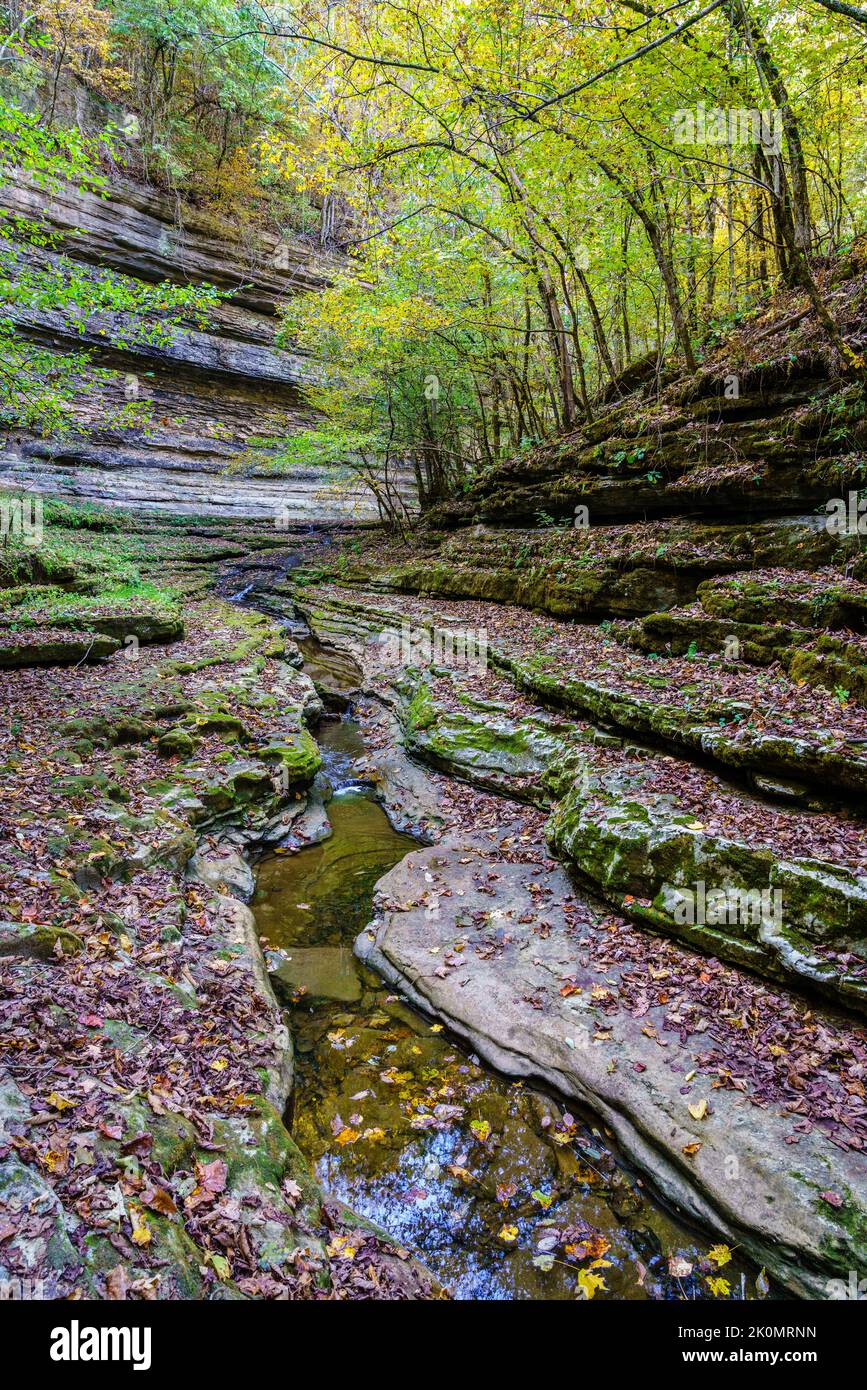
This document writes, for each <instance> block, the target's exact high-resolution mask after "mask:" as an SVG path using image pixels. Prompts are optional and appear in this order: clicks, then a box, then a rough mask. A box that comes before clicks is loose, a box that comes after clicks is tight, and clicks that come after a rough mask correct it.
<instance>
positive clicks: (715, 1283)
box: [707, 1279, 732, 1298]
mask: <svg viewBox="0 0 867 1390" xmlns="http://www.w3.org/2000/svg"><path fill="white" fill-rule="evenodd" d="M707 1286H708V1288H709V1289H710V1291H711V1293H712V1294H713V1296H714V1298H727V1297H728V1295H729V1294H730V1293H731V1291H732V1286H731V1284H730V1283H729V1281H728V1279H708V1281H707Z"/></svg>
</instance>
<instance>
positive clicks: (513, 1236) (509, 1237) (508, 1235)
mask: <svg viewBox="0 0 867 1390" xmlns="http://www.w3.org/2000/svg"><path fill="white" fill-rule="evenodd" d="M497 1238H498V1239H499V1240H504V1241H505V1242H506V1243H507V1244H508V1245H511V1244H513V1243H514V1242H515V1241H516V1240H517V1239H518V1228H517V1226H501V1227H500V1229H499V1231H498V1232H497Z"/></svg>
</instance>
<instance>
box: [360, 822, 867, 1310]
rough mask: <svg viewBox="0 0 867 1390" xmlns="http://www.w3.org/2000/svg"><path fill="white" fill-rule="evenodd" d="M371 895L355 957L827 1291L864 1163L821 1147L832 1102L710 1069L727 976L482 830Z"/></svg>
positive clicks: (807, 1282)
mask: <svg viewBox="0 0 867 1390" xmlns="http://www.w3.org/2000/svg"><path fill="white" fill-rule="evenodd" d="M377 904H378V911H377V916H376V918H375V919H374V922H373V923H372V924H371V927H370V928H369V929H368V930H367V931H364V932H362V933H361V935H360V936H359V938H358V942H357V945H356V950H357V952H358V954H359V956H360V958H361V959H362V960H363V961H364V962H365V963H366V964H368V965H371V966H373V967H374V968H375V969H376V970H377V971H378V972H379V973H380V974H382V975H384V977H385V978H386V979H387V980H388V981H389V982H390V983H391V984H392V985H393V986H395V987H397V988H400V989H403V990H405V991H406V992H407V994H408V995H409V997H410V999H411V1000H412V1001H413V1002H414V1003H416V1004H417V1005H419V1006H420V1007H422V1008H424V1009H425V1010H427V1011H428V1012H431V1013H434V1014H436V1015H437V1016H438V1017H443V1018H446V1019H448V1021H449V1024H450V1025H451V1026H452V1027H453V1028H454V1029H455V1031H456V1032H457V1033H458V1034H459V1035H460V1036H462V1037H464V1038H466V1039H467V1040H468V1041H469V1042H470V1043H471V1045H472V1046H473V1047H474V1048H475V1049H476V1050H477V1051H478V1052H479V1053H480V1054H481V1055H482V1056H483V1057H485V1058H486V1059H487V1060H488V1061H489V1062H491V1063H493V1064H494V1065H495V1066H498V1067H499V1068H500V1069H501V1070H503V1071H505V1072H506V1073H507V1074H510V1075H513V1076H522V1077H525V1078H527V1079H528V1080H531V1081H532V1080H535V1081H538V1080H545V1081H547V1082H548V1084H550V1085H552V1086H554V1087H555V1088H556V1089H557V1090H558V1091H559V1092H560V1093H562V1094H565V1095H567V1096H571V1097H574V1098H576V1099H578V1100H580V1101H582V1102H584V1103H587V1104H590V1105H592V1106H593V1108H594V1109H595V1110H596V1111H597V1113H600V1114H601V1115H602V1116H603V1118H604V1120H605V1122H606V1124H607V1125H609V1126H610V1128H611V1129H612V1131H613V1132H614V1133H615V1134H616V1136H617V1139H618V1142H619V1143H620V1145H621V1146H622V1148H623V1150H624V1152H625V1153H626V1154H627V1155H628V1156H629V1157H630V1158H631V1159H632V1160H633V1161H634V1162H635V1163H636V1164H637V1165H638V1166H639V1167H640V1168H641V1169H642V1170H643V1171H644V1172H646V1173H648V1174H652V1175H653V1178H654V1181H655V1182H656V1184H657V1185H658V1186H659V1188H660V1189H661V1190H662V1191H663V1193H665V1194H666V1196H667V1197H668V1198H669V1199H670V1200H671V1201H672V1202H674V1203H675V1204H676V1205H677V1207H678V1208H679V1209H681V1210H685V1211H687V1212H689V1213H690V1214H691V1215H692V1216H693V1217H694V1218H695V1219H697V1220H699V1221H702V1222H704V1223H708V1224H710V1225H712V1226H713V1227H714V1229H717V1230H721V1231H722V1232H723V1233H724V1234H725V1236H726V1238H727V1239H728V1240H729V1241H730V1242H731V1243H737V1244H739V1245H741V1246H742V1248H744V1249H745V1250H748V1251H749V1252H750V1253H751V1254H752V1255H753V1257H754V1258H755V1259H756V1260H757V1261H758V1262H760V1263H761V1264H763V1265H765V1266H766V1267H767V1268H768V1269H770V1270H772V1271H773V1273H774V1275H775V1276H776V1277H777V1278H778V1279H779V1280H780V1281H781V1282H782V1283H783V1284H784V1285H785V1286H786V1287H787V1288H789V1289H790V1290H791V1291H793V1292H795V1293H799V1294H801V1295H802V1296H808V1297H819V1298H822V1297H826V1296H827V1281H828V1280H829V1279H830V1278H833V1277H835V1276H839V1275H841V1274H842V1276H843V1277H845V1271H846V1270H848V1269H849V1268H857V1267H858V1266H859V1263H860V1262H861V1261H862V1260H863V1258H864V1250H863V1239H864V1236H863V1232H864V1207H863V1184H862V1181H861V1179H862V1174H863V1165H862V1160H861V1158H860V1156H859V1155H858V1154H857V1152H846V1151H845V1149H844V1150H841V1149H840V1148H839V1146H838V1145H837V1144H836V1143H835V1142H834V1140H835V1137H837V1135H838V1133H839V1130H838V1128H837V1125H836V1123H835V1122H834V1120H833V1118H832V1116H831V1114H830V1113H826V1116H825V1123H824V1125H823V1123H822V1121H821V1119H820V1118H819V1117H818V1116H817V1114H816V1112H815V1111H813V1112H812V1113H811V1114H810V1120H809V1122H806V1123H805V1121H804V1116H805V1114H806V1113H807V1107H806V1106H805V1105H804V1104H802V1103H801V1101H802V1099H806V1097H803V1098H802V1097H800V1096H798V1097H797V1099H796V1100H795V1103H794V1104H791V1103H787V1098H786V1096H785V1094H784V1093H782V1092H781V1093H778V1094H777V1095H772V1094H767V1093H766V1094H765V1095H763V1096H761V1097H758V1096H756V1095H755V1094H754V1095H752V1096H750V1095H749V1094H748V1092H749V1088H748V1087H747V1086H745V1085H743V1084H742V1083H741V1081H740V1080H739V1078H738V1074H737V1073H738V1071H739V1067H738V1065H737V1063H736V1062H735V1061H734V1058H732V1059H731V1067H729V1066H727V1065H726V1064H725V1061H724V1053H723V1052H722V1051H721V1050H720V1044H721V1039H722V1037H723V1036H724V1035H725V1034H726V1033H727V1032H730V1033H736V1030H737V1024H736V1023H730V1022H729V1021H728V1020H726V1019H725V1017H723V1019H721V1018H720V1014H719V1004H720V1000H721V999H724V998H725V997H726V995H727V993H728V991H730V990H731V989H732V987H733V985H734V984H735V980H734V977H733V976H732V974H731V972H730V971H727V970H726V969H725V968H724V967H721V966H720V965H719V964H718V963H715V962H713V961H711V962H708V961H707V960H706V958H704V957H701V956H698V955H690V954H689V953H686V952H683V951H682V950H681V948H678V947H673V946H669V947H666V948H664V949H661V950H657V949H651V950H650V951H649V952H647V953H645V955H644V958H643V959H642V954H641V952H640V949H639V948H640V946H641V944H642V938H641V935H640V933H628V934H624V933H623V932H622V929H618V928H617V926H616V924H614V923H612V922H611V921H610V920H608V921H606V919H605V917H604V915H601V914H599V913H598V912H595V911H594V910H593V909H592V908H590V907H589V906H588V905H587V904H586V903H585V902H584V901H582V899H581V898H580V897H578V896H577V895H576V893H575V891H574V889H573V887H572V885H571V884H570V882H569V880H568V879H567V878H566V876H565V875H564V874H563V872H562V870H561V869H560V868H558V867H556V866H554V865H553V864H551V863H550V861H548V862H545V861H544V860H542V859H541V858H540V857H538V853H537V857H536V862H535V863H532V862H530V863H527V862H523V863H514V862H509V858H508V856H507V855H504V854H502V853H500V852H499V850H498V846H497V842H496V836H494V835H491V836H483V837H473V836H461V837H456V838H454V839H448V840H445V841H443V842H441V843H440V844H439V845H436V846H434V847H431V848H429V849H425V850H418V851H415V852H414V853H413V854H411V855H409V856H408V857H407V858H406V859H405V860H403V861H402V863H401V864H400V865H399V866H398V867H397V868H395V869H393V870H392V871H391V872H390V873H389V874H388V875H386V877H385V878H384V879H383V880H381V882H380V884H379V887H378V900H377ZM624 935H625V937H626V940H625V942H624V941H623V937H624ZM644 942H645V944H646V938H645V939H644ZM624 946H625V949H624ZM708 985H710V986H712V987H711V988H708V987H707V986H708ZM759 988H760V987H759ZM760 993H762V994H763V993H764V990H762V989H761V988H760ZM729 997H730V996H729ZM785 1008H786V1009H787V1010H791V1011H792V1012H791V1013H790V1015H789V1018H788V1020H787V1023H788V1027H786V1028H785V1029H781V1030H780V1031H779V1033H778V1036H779V1037H780V1038H781V1039H782V1038H785V1044H783V1045H791V1044H792V1042H793V1041H795V1038H796V1037H797V1034H796V1033H795V1028H799V1029H800V1030H806V1032H805V1034H804V1035H803V1036H802V1041H803V1042H804V1043H805V1044H806V1047H807V1049H808V1050H809V1047H810V1041H809V1035H810V1034H811V1033H814V1032H815V1030H817V1029H819V1030H820V1031H821V1030H822V1028H823V1027H827V1026H828V1025H827V1024H826V1025H818V1024H817V1023H815V1022H811V1016H810V1014H809V1012H808V1011H807V1010H804V1009H803V1008H801V1009H800V1011H799V1006H798V1005H797V1004H796V1003H795V1002H794V1001H792V1000H787V1001H785ZM725 1012H728V1011H725ZM799 1012H800V1017H798V1014H799ZM793 1025H794V1027H793ZM790 1028H791V1029H792V1031H791V1032H790V1031H789V1029H790ZM843 1036H845V1034H844V1035H843ZM837 1045H838V1044H837V1043H835V1044H834V1045H832V1049H831V1050H832V1051H833V1050H835V1049H836V1046H837ZM764 1046H765V1049H767V1048H768V1047H769V1046H770V1047H771V1048H773V1043H771V1042H770V1041H769V1039H766V1041H765V1044H764ZM723 1047H724V1044H723ZM859 1055H860V1054H859V1052H858V1051H856V1052H855V1053H850V1056H849V1065H852V1064H856V1063H857V1059H858V1056H859ZM844 1083H845V1069H844V1070H843V1075H842V1076H841V1075H840V1074H838V1075H837V1077H836V1079H833V1080H832V1079H831V1078H830V1077H829V1078H828V1085H829V1095H828V1100H829V1101H830V1096H831V1094H832V1093H833V1092H834V1091H835V1090H836V1095H837V1099H838V1102H839V1103H840V1104H842V1105H843V1107H844V1109H845V1107H846V1104H847V1101H848V1096H847V1092H846V1090H845V1084H844ZM833 1104H834V1103H833V1101H830V1109H831V1110H833ZM844 1133H845V1130H844ZM837 1195H839V1196H840V1198H841V1201H840V1204H839V1208H838V1207H837V1203H836V1197H837Z"/></svg>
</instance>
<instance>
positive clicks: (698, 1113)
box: [687, 1100, 707, 1120]
mask: <svg viewBox="0 0 867 1390" xmlns="http://www.w3.org/2000/svg"><path fill="white" fill-rule="evenodd" d="M687 1109H688V1110H689V1113H690V1115H691V1116H692V1118H693V1119H694V1120H703V1119H704V1117H705V1115H706V1114H707V1101H706V1100H699V1101H696V1103H695V1105H688V1106H687Z"/></svg>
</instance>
